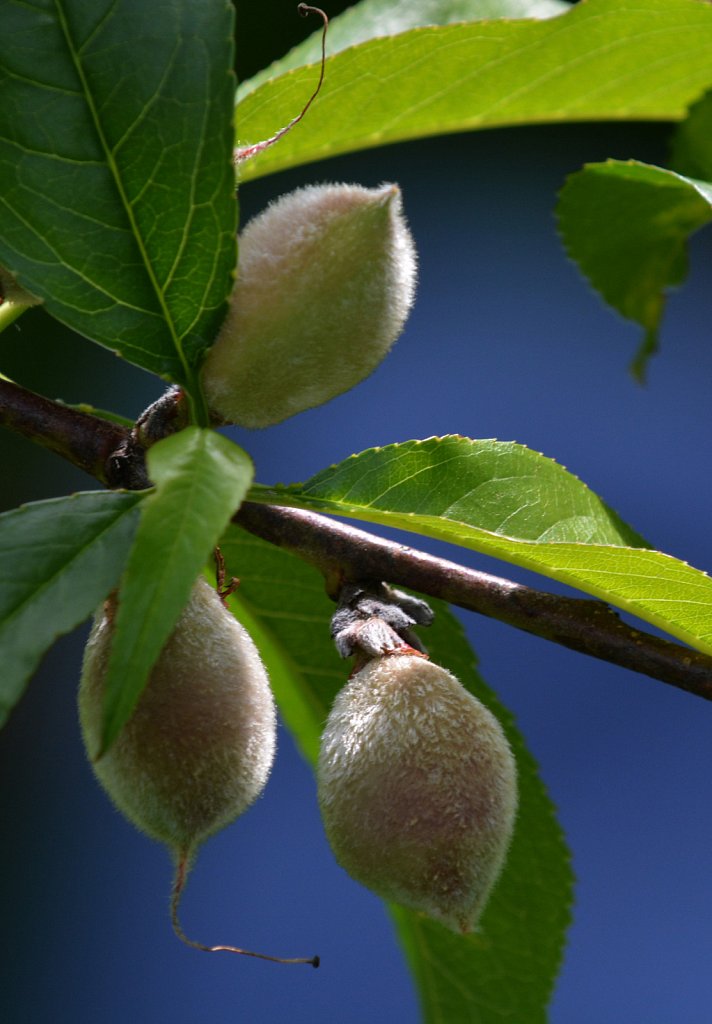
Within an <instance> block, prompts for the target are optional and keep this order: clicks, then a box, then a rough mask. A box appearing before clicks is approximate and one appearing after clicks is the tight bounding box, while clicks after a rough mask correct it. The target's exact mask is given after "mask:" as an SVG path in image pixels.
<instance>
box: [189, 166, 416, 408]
mask: <svg viewBox="0 0 712 1024" xmlns="http://www.w3.org/2000/svg"><path fill="white" fill-rule="evenodd" d="M415 268H416V260H415V248H414V245H413V240H412V237H411V235H410V232H409V230H408V227H407V225H406V222H405V218H404V216H403V213H402V210H401V198H400V190H399V189H398V187H397V186H396V185H382V186H381V187H380V188H372V189H369V188H363V187H361V186H359V185H316V186H310V187H308V188H302V189H298V190H297V191H296V192H291V193H289V194H288V195H285V196H282V197H281V198H280V199H278V200H277V201H276V202H275V203H273V204H272V205H271V206H269V207H268V208H267V209H266V210H265V211H264V212H263V213H261V214H260V215H259V216H258V217H256V218H255V219H254V220H252V221H251V222H250V223H249V224H248V225H247V227H246V228H245V230H244V231H243V232H242V234H241V236H240V261H239V265H238V276H237V281H236V283H235V288H234V291H233V295H232V299H231V305H230V310H229V312H228V315H227V318H226V320H225V322H224V324H223V326H222V329H221V331H220V334H219V335H218V339H217V341H216V342H215V344H214V345H213V347H212V348H211V349H210V351H209V352H208V356H207V359H206V361H205V365H204V368H203V386H204V388H205V393H206V397H207V400H208V405H209V406H210V409H211V410H212V412H213V414H214V415H215V416H216V417H217V418H219V419H221V420H223V421H224V422H227V423H238V424H240V425H242V426H245V427H265V426H268V425H269V424H271V423H278V422H280V420H284V419H286V418H287V417H288V416H293V415H294V414H295V413H298V412H301V411H302V410H303V409H308V408H310V407H312V406H315V405H321V404H322V403H323V402H328V401H329V399H331V398H334V397H335V396H336V395H339V394H341V393H342V392H343V391H347V390H348V389H349V388H352V387H353V386H354V385H355V384H358V383H359V381H361V380H363V378H364V377H367V376H368V375H369V374H370V373H371V372H372V371H373V370H374V369H375V368H376V366H378V364H379V363H380V362H381V360H382V359H383V358H384V357H385V355H386V353H387V352H388V350H389V349H390V347H391V345H392V344H393V342H394V341H395V339H396V338H397V337H398V335H399V334H400V332H401V330H402V328H403V324H404V322H405V319H406V317H407V315H408V312H409V310H410V307H411V305H412V302H413V295H414V291H415Z"/></svg>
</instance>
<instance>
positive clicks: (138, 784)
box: [79, 579, 276, 862]
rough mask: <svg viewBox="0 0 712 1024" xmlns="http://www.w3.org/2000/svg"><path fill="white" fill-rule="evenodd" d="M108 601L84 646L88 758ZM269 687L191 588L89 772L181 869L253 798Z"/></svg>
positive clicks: (262, 758)
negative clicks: (145, 678)
mask: <svg viewBox="0 0 712 1024" xmlns="http://www.w3.org/2000/svg"><path fill="white" fill-rule="evenodd" d="M114 611H115V609H114V606H113V602H111V601H109V602H107V605H106V606H105V608H104V610H103V612H102V614H100V615H99V616H97V619H96V620H95V623H94V627H93V629H92V632H91V635H90V637H89V641H88V643H87V647H86V652H85V656H84V667H83V671H82V679H81V684H80V688H79V713H80V720H81V725H82V731H83V734H84V740H85V743H86V746H87V749H88V751H89V753H90V754H92V753H94V752H96V750H97V749H98V748H99V744H100V740H101V728H102V701H103V693H104V685H103V682H104V677H105V674H106V667H107V662H108V657H109V649H110V645H111V637H112V633H113V619H114ZM275 737H276V717H275V709H274V701H273V698H272V693H271V690H270V687H269V681H268V678H267V673H266V671H265V669H264V666H263V664H262V662H261V660H260V657H259V654H258V652H257V649H256V647H255V645H254V643H253V642H252V640H251V638H250V636H249V635H248V633H247V632H246V631H245V629H244V628H243V627H242V626H241V625H240V624H239V623H238V622H236V621H235V619H234V618H233V617H232V615H230V613H229V612H228V611H227V610H226V609H225V608H224V607H223V605H222V603H221V601H220V598H219V597H218V595H217V593H216V592H215V590H214V589H213V588H212V587H210V586H209V584H208V583H206V582H205V581H204V580H202V579H201V580H198V581H197V583H196V584H195V587H194V588H193V592H192V595H191V598H190V601H189V603H188V605H187V606H186V608H185V610H184V611H183V613H182V615H181V617H180V619H179V620H178V623H177V625H176V627H175V630H174V632H173V634H172V636H171V637H170V638H169V640H168V642H167V643H166V645H165V647H164V648H163V651H162V652H161V655H160V657H159V660H158V662H157V663H156V665H155V666H154V668H153V670H152V672H151V676H150V679H149V682H148V685H147V686H146V689H145V690H144V691H143V693H142V695H141V697H140V699H139V702H138V704H137V706H136V709H135V710H134V712H133V714H132V716H131V718H130V719H129V721H128V723H127V724H126V726H125V727H124V729H123V730H122V732H121V733H120V735H119V737H118V738H117V740H116V741H115V743H114V744H113V746H112V747H110V749H109V750H108V751H107V752H106V753H105V754H104V755H103V756H102V757H101V758H99V760H97V761H95V762H94V763H93V768H94V771H95V772H96V775H97V777H98V778H99V781H100V782H101V784H102V785H103V787H104V789H105V790H106V792H107V793H108V794H109V796H110V797H111V799H112V800H113V802H114V803H115V804H116V806H117V807H118V808H119V810H121V811H122V812H123V813H124V814H125V815H126V817H127V818H128V819H129V820H130V821H132V822H133V824H134V825H136V826H137V828H139V829H141V830H142V831H143V832H146V833H147V834H148V835H149V836H151V837H153V838H154V839H158V840H160V841H161V842H163V843H166V844H167V845H168V847H169V848H170V849H171V851H172V853H173V854H174V856H175V858H176V861H177V862H180V861H181V860H183V861H185V862H189V861H190V859H191V857H192V855H193V853H194V852H195V850H196V849H197V847H198V846H199V845H200V843H202V842H203V840H204V839H207V837H208V836H210V835H212V834H213V833H214V832H217V831H218V830H219V829H221V828H223V827H224V826H225V825H227V824H228V823H229V822H231V821H233V820H234V819H235V818H237V817H238V815H240V814H242V812H243V811H244V810H246V809H247V807H249V805H250V804H251V803H252V802H253V801H254V800H255V799H256V798H257V797H258V796H259V794H260V793H261V792H262V790H263V788H264V786H265V783H266V782H267V778H268V776H269V773H270V769H271V766H272V761H273V758H274V751H275Z"/></svg>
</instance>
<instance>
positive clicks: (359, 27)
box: [238, 0, 571, 99]
mask: <svg viewBox="0 0 712 1024" xmlns="http://www.w3.org/2000/svg"><path fill="white" fill-rule="evenodd" d="M570 8H571V5H570V4H568V3H565V2H562V0H409V3H407V4H403V3H400V4H394V3H393V0H361V2H360V3H357V4H355V5H354V6H353V7H349V8H348V9H347V10H345V11H344V12H343V13H342V14H339V15H337V16H336V17H335V18H331V19H330V21H329V31H328V35H327V43H326V45H327V51H328V53H329V54H330V55H332V56H333V54H335V53H339V52H340V51H341V50H345V49H347V48H348V47H349V46H357V45H358V44H359V43H365V42H367V41H368V40H369V39H376V38H377V37H378V36H394V35H398V34H399V33H400V32H407V31H408V29H412V28H422V27H424V26H426V25H452V24H455V23H457V22H467V21H486V20H492V19H494V18H553V17H554V15H556V14H563V13H564V12H565V11H568V10H570ZM321 39H322V30H321V28H318V29H317V30H316V31H315V32H313V33H312V35H310V36H309V38H308V39H305V40H304V42H303V43H300V44H299V45H298V46H295V47H294V48H293V49H292V50H290V51H289V53H288V54H286V55H285V56H284V57H282V58H281V59H280V60H277V61H274V63H273V64H271V65H270V66H269V67H267V68H264V69H263V70H262V71H259V72H258V73H257V74H256V75H253V76H252V78H250V79H249V80H248V81H246V82H241V83H240V86H239V88H238V96H239V98H240V99H244V98H245V96H247V95H248V93H251V92H254V91H255V89H256V88H257V87H258V86H259V85H262V84H263V83H264V82H267V81H269V80H270V79H271V78H277V76H278V75H283V74H284V73H285V72H286V71H291V70H293V69H294V68H300V67H304V66H305V65H307V64H318V63H319V61H320V60H321Z"/></svg>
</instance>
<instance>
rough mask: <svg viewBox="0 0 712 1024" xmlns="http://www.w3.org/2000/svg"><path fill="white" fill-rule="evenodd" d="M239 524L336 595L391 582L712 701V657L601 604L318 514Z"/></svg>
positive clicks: (253, 518) (247, 512) (255, 510)
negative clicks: (316, 573) (348, 586)
mask: <svg viewBox="0 0 712 1024" xmlns="http://www.w3.org/2000/svg"><path fill="white" fill-rule="evenodd" d="M233 522H236V523H238V524H239V525H240V526H242V527H244V528H245V529H246V530H249V531H250V533H254V534H256V535H257V536H259V537H262V538H263V539H264V540H268V541H271V542H272V543H273V544H277V545H279V547H283V548H285V549H286V550H289V551H292V552H293V553H294V554H297V555H299V556H300V557H301V558H303V559H305V560H306V561H307V562H310V563H311V564H312V565H314V566H316V567H317V568H318V569H319V570H320V571H321V572H322V573H323V574H324V576H325V578H326V581H327V588H328V589H329V590H330V591H331V596H336V591H337V590H338V587H339V586H340V585H341V584H342V583H343V582H345V581H346V580H354V581H357V580H386V581H387V582H388V583H392V584H397V585H399V586H404V587H410V588H412V589H413V590H418V591H420V592H421V593H423V594H429V595H430V596H431V597H439V598H442V600H444V601H447V602H449V603H450V604H456V605H458V606H459V607H460V608H465V609H467V610H468V611H471V612H477V613H478V614H480V615H486V616H488V617H489V618H493V619H498V620H499V621H500V622H506V623H507V625H509V626H514V627H516V628H517V629H522V630H524V631H525V632H527V633H533V634H534V635H535V636H540V637H543V638H544V639H546V640H551V641H553V642H554V643H557V644H562V645H563V646H564V647H570V648H572V650H575V651H580V652H582V653H583V654H588V655H590V656H592V657H594V658H600V659H601V660H603V661H609V662H612V663H613V664H615V665H621V666H623V667H624V668H629V669H632V670H633V671H634V672H641V673H644V674H645V675H648V676H652V678H653V679H659V680H661V681H662V682H664V683H669V684H670V685H672V686H676V687H678V688H679V689H681V690H687V691H688V693H694V694H697V696H699V697H704V698H705V699H706V700H712V658H710V657H709V656H708V655H706V654H701V653H700V652H698V651H694V650H692V649H691V648H689V647H683V646H682V645H681V644H676V643H673V642H671V641H669V640H663V639H661V638H660V637H656V636H653V635H652V634H650V633H645V632H642V631H641V630H638V629H634V628H633V627H631V626H628V625H627V624H626V623H625V622H622V621H621V619H620V618H619V617H618V615H617V614H616V612H615V611H614V610H613V609H612V608H609V607H608V605H606V604H603V603H602V602H601V601H594V600H587V599H585V598H584V599H582V598H574V597H559V596H557V595H556V594H549V593H546V592H544V591H541V590H534V589H533V588H532V587H525V586H523V585H522V584H519V583H513V582H512V581H511V580H506V579H500V578H499V577H498V576H491V575H489V574H488V573H484V572H477V571H476V570H474V569H466V568H465V567H464V566H461V565H458V564H457V563H455V562H449V561H447V560H446V559H444V558H435V557H433V556H432V555H427V554H425V553H424V552H422V551H417V550H415V549H413V548H411V547H408V546H406V545H404V544H394V543H393V542H392V541H388V540H382V539H381V538H378V537H374V536H372V535H371V534H370V533H366V532H364V531H363V530H358V529H356V528H355V527H353V526H347V525H346V524H345V523H340V522H334V521H333V520H331V519H327V518H326V516H323V515H320V514H318V513H316V512H306V511H304V510H302V509H295V508H284V507H282V506H277V505H261V504H255V503H253V502H245V503H244V504H243V505H242V506H241V508H240V510H239V511H238V512H237V514H236V515H235V516H234V517H233ZM426 642H427V641H426Z"/></svg>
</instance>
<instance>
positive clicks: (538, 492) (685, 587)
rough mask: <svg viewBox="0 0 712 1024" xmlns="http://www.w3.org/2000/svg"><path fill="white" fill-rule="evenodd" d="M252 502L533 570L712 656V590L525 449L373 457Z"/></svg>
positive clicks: (461, 448)
mask: <svg viewBox="0 0 712 1024" xmlns="http://www.w3.org/2000/svg"><path fill="white" fill-rule="evenodd" d="M250 499H251V500H253V501H269V502H273V503H275V504H282V505H293V506H295V507H297V508H308V509H314V510H315V511H318V512H327V513H331V514H333V515H341V516H348V517H350V518H353V519H364V520H367V521H369V522H372V523H382V524H384V525H386V526H394V527H398V528H399V529H402V530H409V531H412V532H415V533H421V534H424V535H426V536H429V537H435V538H438V539H439V540H445V541H450V542H451V543H453V544H459V545H461V546H463V547H467V548H472V549H474V550H476V551H482V552H483V553H484V554H488V555H493V556H494V557H495V558H502V559H504V560H505V561H507V562H513V563H514V564H515V565H520V566H523V567H524V568H526V569H533V570H534V571H535V572H540V573H543V574H544V575H546V576H551V577H553V578H554V579H557V580H561V581H562V582H564V583H568V584H570V585H571V586H573V587H577V588H578V589H579V590H583V591H585V592H587V593H589V594H593V595H594V596H595V597H600V598H603V600H605V601H608V602H610V603H611V604H613V605H616V606H617V607H618V608H622V609H624V610H626V611H629V612H632V613H633V614H635V615H637V616H638V617H639V618H641V619H644V620H645V621H647V622H650V623H652V624H653V625H656V626H659V627H660V628H661V629H664V630H667V631H668V632H669V633H671V634H672V635H673V636H676V637H679V638H680V639H681V640H684V641H686V642H687V643H690V644H691V645H692V646H693V647H696V648H698V649H699V650H701V651H705V652H706V653H712V579H710V577H709V576H707V575H705V573H703V572H700V571H699V570H698V569H693V568H692V567H691V566H689V565H687V564H686V563H685V562H681V561H679V560H678V559H676V558H672V557H671V556H670V555H665V554H662V553H661V552H659V551H651V550H646V548H645V546H644V544H645V542H644V541H643V540H642V538H641V537H639V536H638V534H636V533H635V531H633V530H632V529H631V528H630V527H629V526H626V524H625V523H624V522H623V521H622V520H621V519H620V517H619V516H618V515H616V513H615V512H613V510H612V509H610V508H608V506H606V505H605V504H604V503H603V502H602V501H601V499H600V498H598V497H597V496H596V495H595V494H594V493H593V492H592V491H590V490H589V489H588V487H586V485H585V484H583V483H581V481H580V480H578V479H577V478H576V477H575V476H573V475H572V474H571V473H568V472H567V471H566V470H565V469H564V468H563V467H562V466H559V465H557V464H556V463H555V462H554V461H553V460H551V459H548V458H545V457H544V456H543V455H540V454H539V453H538V452H533V451H530V450H529V449H528V448H525V447H523V446H522V445H518V444H515V443H513V442H503V441H490V440H485V441H473V440H471V439H470V438H466V437H457V436H452V437H443V438H430V439H428V440H427V441H407V442H405V443H403V444H393V445H388V446H387V447H384V448H371V449H369V450H367V451H365V452H361V453H360V454H359V455H353V456H352V457H351V458H350V459H347V460H346V461H345V462H341V463H339V464H337V465H336V466H332V467H331V468H329V469H326V470H324V471H323V472H321V473H318V474H317V475H316V476H314V477H312V478H311V479H310V480H308V481H307V482H306V483H304V484H293V485H291V486H290V487H277V488H271V489H270V488H267V487H259V486H258V487H255V488H253V490H252V491H251V492H250Z"/></svg>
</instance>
